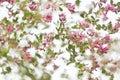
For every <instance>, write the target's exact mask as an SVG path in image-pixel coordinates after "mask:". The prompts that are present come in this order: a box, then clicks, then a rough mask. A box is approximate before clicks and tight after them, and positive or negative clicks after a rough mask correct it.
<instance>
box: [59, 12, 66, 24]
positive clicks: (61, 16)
mask: <svg viewBox="0 0 120 80" xmlns="http://www.w3.org/2000/svg"><path fill="white" fill-rule="evenodd" d="M59 20H60V21H61V22H65V21H66V15H65V14H64V13H61V14H59Z"/></svg>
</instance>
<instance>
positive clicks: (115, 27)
mask: <svg viewBox="0 0 120 80" xmlns="http://www.w3.org/2000/svg"><path fill="white" fill-rule="evenodd" d="M119 28H120V24H119V23H116V24H115V26H114V27H113V29H114V30H116V31H118V30H119Z"/></svg>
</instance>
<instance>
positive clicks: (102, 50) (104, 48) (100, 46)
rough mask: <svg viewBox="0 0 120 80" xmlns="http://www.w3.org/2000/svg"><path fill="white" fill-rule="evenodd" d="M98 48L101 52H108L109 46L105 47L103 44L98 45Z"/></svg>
mask: <svg viewBox="0 0 120 80" xmlns="http://www.w3.org/2000/svg"><path fill="white" fill-rule="evenodd" d="M98 50H99V51H100V52H101V53H107V51H108V47H104V46H102V45H99V46H98Z"/></svg>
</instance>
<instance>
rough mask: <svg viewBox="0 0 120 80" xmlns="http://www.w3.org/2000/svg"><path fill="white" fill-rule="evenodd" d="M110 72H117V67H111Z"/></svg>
mask: <svg viewBox="0 0 120 80" xmlns="http://www.w3.org/2000/svg"><path fill="white" fill-rule="evenodd" d="M109 70H110V72H113V73H114V72H116V70H117V68H116V67H115V66H113V67H109Z"/></svg>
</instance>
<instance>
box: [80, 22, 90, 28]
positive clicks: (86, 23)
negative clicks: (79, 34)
mask: <svg viewBox="0 0 120 80" xmlns="http://www.w3.org/2000/svg"><path fill="white" fill-rule="evenodd" d="M81 25H82V26H83V27H85V28H88V27H89V24H88V22H86V21H82V22H81Z"/></svg>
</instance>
